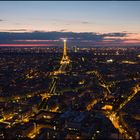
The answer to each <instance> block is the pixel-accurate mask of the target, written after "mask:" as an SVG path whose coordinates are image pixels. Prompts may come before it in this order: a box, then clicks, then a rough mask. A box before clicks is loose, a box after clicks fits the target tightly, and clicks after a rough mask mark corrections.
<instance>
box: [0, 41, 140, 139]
mask: <svg viewBox="0 0 140 140" xmlns="http://www.w3.org/2000/svg"><path fill="white" fill-rule="evenodd" d="M61 44H62V46H61V47H1V48H0V114H1V115H0V139H24V138H26V139H139V138H140V136H139V133H140V104H139V100H140V95H139V93H140V72H139V69H140V48H139V47H100V48H96V47H93V48H87V47H85V48H84V47H82V48H80V47H78V46H69V44H68V43H67V40H64V44H63V42H62V43H61ZM63 46H64V47H63ZM67 46H68V47H67Z"/></svg>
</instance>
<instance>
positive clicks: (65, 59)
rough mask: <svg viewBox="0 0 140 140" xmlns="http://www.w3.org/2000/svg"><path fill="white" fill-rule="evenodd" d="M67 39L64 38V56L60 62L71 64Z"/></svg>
mask: <svg viewBox="0 0 140 140" xmlns="http://www.w3.org/2000/svg"><path fill="white" fill-rule="evenodd" d="M66 42H67V40H66V39H64V50H63V57H62V59H61V61H60V64H69V63H70V59H69V57H68V56H67V44H66Z"/></svg>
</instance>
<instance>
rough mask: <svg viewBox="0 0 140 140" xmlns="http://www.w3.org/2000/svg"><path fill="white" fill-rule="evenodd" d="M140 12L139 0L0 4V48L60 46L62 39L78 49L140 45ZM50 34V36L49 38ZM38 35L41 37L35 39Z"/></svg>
mask: <svg viewBox="0 0 140 140" xmlns="http://www.w3.org/2000/svg"><path fill="white" fill-rule="evenodd" d="M139 13H140V5H139V2H138V1H134V2H130V1H126V2H123V1H108V2H107V1H106V2H97V1H96V2H95V1H93V2H89V1H88V2H78V1H77V2H72V1H68V2H62V1H60V2H55V1H53V2H50V1H48V2H25V1H24V2H4V1H3V2H0V25H1V27H0V38H2V39H0V46H56V45H57V46H59V45H60V41H59V39H60V38H62V37H67V38H68V39H69V40H70V42H74V43H75V42H78V43H75V44H76V45H79V46H80V45H81V44H83V42H88V43H89V46H91V47H94V46H101V45H104V46H115V45H116V46H119V45H121V46H130V45H131V46H132V45H136V46H139V43H140V29H139V23H140V18H139V17H140V16H139ZM6 33H9V34H8V35H7V34H6ZM37 33H39V34H37ZM44 33H46V34H44ZM50 33H52V37H50V38H48V36H49V34H50ZM73 33H74V35H75V36H77V37H74V36H73ZM19 34H20V35H19ZM21 34H22V35H21ZM29 34H30V35H29ZM40 34H41V36H43V35H44V36H43V37H40V36H39V37H38V35H40ZM56 34H57V35H56ZM68 34H69V35H68ZM81 34H82V35H81ZM32 35H33V37H31V36H32ZM87 35H88V36H87ZM11 36H12V37H11ZM13 36H15V38H14V37H13ZM17 36H19V38H18V39H17V38H16V37H17ZM23 36H24V37H23ZM36 36H37V37H36ZM56 36H57V37H56ZM81 36H82V37H81ZM81 42H82V43H81Z"/></svg>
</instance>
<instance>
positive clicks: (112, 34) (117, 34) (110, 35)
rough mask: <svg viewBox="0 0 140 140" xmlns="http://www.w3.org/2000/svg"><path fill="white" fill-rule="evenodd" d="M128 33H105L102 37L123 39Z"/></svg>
mask: <svg viewBox="0 0 140 140" xmlns="http://www.w3.org/2000/svg"><path fill="white" fill-rule="evenodd" d="M127 35H128V33H126V32H117V33H106V34H103V36H104V37H125V36H127Z"/></svg>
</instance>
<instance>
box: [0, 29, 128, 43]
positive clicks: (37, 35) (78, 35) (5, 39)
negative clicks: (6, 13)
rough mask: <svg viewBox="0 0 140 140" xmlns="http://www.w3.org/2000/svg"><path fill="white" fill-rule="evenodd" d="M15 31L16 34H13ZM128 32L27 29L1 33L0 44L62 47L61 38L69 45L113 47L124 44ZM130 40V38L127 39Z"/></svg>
mask: <svg viewBox="0 0 140 140" xmlns="http://www.w3.org/2000/svg"><path fill="white" fill-rule="evenodd" d="M13 31H14V32H13ZM21 31H22V32H21ZM128 34H130V33H127V32H114V33H104V34H100V33H96V32H66V29H62V30H60V31H52V32H45V31H32V32H27V30H26V29H12V30H9V32H0V44H7V43H9V44H12V43H13V44H15V43H19V44H26V43H28V44H29V43H30V44H33V43H36V44H38V43H39V44H40V43H41V44H46V43H49V44H53V45H55V44H56V46H60V45H61V43H62V41H61V38H67V39H68V42H69V45H78V46H88V45H89V46H96V45H98V46H99V45H101V46H103V45H104V44H105V45H112V44H115V45H116V44H118V45H119V44H120V43H124V40H125V38H124V37H128ZM127 39H129V38H127Z"/></svg>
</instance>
